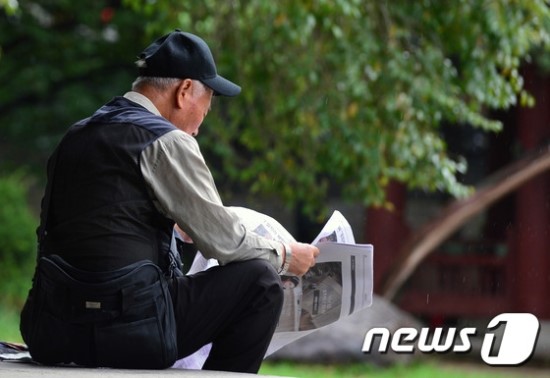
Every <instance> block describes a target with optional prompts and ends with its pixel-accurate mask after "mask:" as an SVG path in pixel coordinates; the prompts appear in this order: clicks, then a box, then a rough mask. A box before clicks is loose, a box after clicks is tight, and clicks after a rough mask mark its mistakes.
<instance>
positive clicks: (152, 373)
mask: <svg viewBox="0 0 550 378" xmlns="http://www.w3.org/2000/svg"><path fill="white" fill-rule="evenodd" d="M75 376H78V377H79V378H87V377H95V378H97V377H101V378H125V377H132V378H133V377H155V378H164V377H176V376H179V377H196V378H211V377H214V378H216V377H240V378H246V377H252V376H254V375H252V374H242V373H228V372H220V371H206V370H182V369H166V370H125V369H88V368H80V367H45V366H38V365H32V364H27V363H22V362H7V361H3V362H0V377H2V378H4V377H6V378H11V377H14V378H37V377H44V378H49V377H56V378H57V377H61V378H63V377H67V378H74V377H75ZM263 377H265V376H263Z"/></svg>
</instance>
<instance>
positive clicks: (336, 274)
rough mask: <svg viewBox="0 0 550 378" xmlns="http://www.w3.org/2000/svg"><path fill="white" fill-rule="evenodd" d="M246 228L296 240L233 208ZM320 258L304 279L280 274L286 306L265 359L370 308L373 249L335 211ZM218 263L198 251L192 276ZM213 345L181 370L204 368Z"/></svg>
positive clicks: (321, 240) (273, 223)
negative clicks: (357, 238) (285, 347)
mask: <svg viewBox="0 0 550 378" xmlns="http://www.w3.org/2000/svg"><path fill="white" fill-rule="evenodd" d="M230 209H231V211H233V212H234V213H235V214H236V215H237V216H238V217H239V218H240V219H241V221H242V222H243V225H244V226H245V228H246V229H247V230H249V231H251V232H255V233H257V234H259V235H262V236H264V237H266V238H268V239H272V240H278V241H281V242H287V243H288V242H292V241H295V239H294V237H293V236H292V235H291V234H290V233H289V232H288V231H287V230H286V229H285V228H284V227H283V226H282V225H281V224H280V223H279V222H278V221H277V220H275V219H274V218H272V217H270V216H268V215H266V214H262V213H260V212H257V211H254V210H251V209H247V208H244V207H230ZM312 244H314V245H316V246H317V247H318V248H319V250H320V254H319V256H318V258H317V262H316V264H315V266H314V267H313V268H311V269H310V271H308V272H307V273H306V274H305V275H304V276H302V277H295V276H291V275H288V276H282V277H281V280H282V282H283V288H284V302H283V309H282V312H281V317H280V318H279V323H278V325H277V328H276V330H275V334H274V336H273V339H272V341H271V344H270V345H269V348H268V351H267V353H266V357H267V356H269V355H270V354H272V353H274V352H276V351H277V350H278V349H280V348H282V347H284V346H285V345H287V344H289V343H291V342H293V341H295V340H297V339H299V338H301V337H303V336H306V335H308V334H309V333H311V332H314V331H315V330H317V329H319V328H321V327H324V326H326V325H329V324H332V323H334V322H337V321H339V320H340V319H343V318H345V317H347V316H349V315H351V314H353V313H355V312H357V311H359V310H361V309H364V308H366V307H369V306H370V305H371V304H372V292H373V266H372V263H373V246H372V245H371V244H355V238H354V236H353V231H352V228H351V226H350V224H349V222H348V221H347V220H346V218H345V217H344V216H343V215H342V214H341V213H340V212H339V211H338V210H335V211H334V212H333V214H332V215H331V217H330V218H329V220H328V221H327V223H326V224H325V225H324V227H323V229H322V230H321V232H320V233H319V235H317V237H316V238H315V239H314V241H313V242H312ZM214 265H217V261H216V260H212V259H205V258H204V257H203V256H202V255H201V254H200V253H197V256H196V257H195V261H193V264H192V266H191V268H190V270H189V273H188V274H192V273H195V272H198V271H202V270H205V269H208V268H210V267H211V266H214ZM210 347H211V345H210V344H209V345H206V346H204V347H203V348H202V349H200V350H199V351H198V352H196V353H195V354H192V355H191V356H188V357H186V358H184V359H182V360H179V361H177V362H176V364H175V365H174V366H175V367H178V368H190V369H200V368H201V367H202V365H203V363H204V361H205V360H206V358H207V356H208V352H209V351H210Z"/></svg>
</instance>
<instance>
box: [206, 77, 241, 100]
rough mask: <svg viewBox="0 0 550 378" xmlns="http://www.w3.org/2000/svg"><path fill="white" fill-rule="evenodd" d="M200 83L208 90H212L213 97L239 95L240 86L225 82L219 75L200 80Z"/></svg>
mask: <svg viewBox="0 0 550 378" xmlns="http://www.w3.org/2000/svg"><path fill="white" fill-rule="evenodd" d="M201 82H203V83H204V84H205V85H206V86H208V87H209V88H212V90H213V91H214V95H215V96H228V97H233V96H236V95H238V94H239V93H241V87H240V86H238V85H237V84H235V83H233V82H231V81H229V80H227V79H226V78H224V77H221V76H220V75H217V76H216V77H214V78H212V79H206V80H205V79H202V80H201Z"/></svg>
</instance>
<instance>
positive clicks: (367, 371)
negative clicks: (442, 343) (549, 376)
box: [259, 360, 529, 378]
mask: <svg viewBox="0 0 550 378" xmlns="http://www.w3.org/2000/svg"><path fill="white" fill-rule="evenodd" d="M259 373H260V374H263V375H278V376H283V377H298V378H355V377H369V378H398V377H407V378H430V377H438V378H439V377H445V378H502V377H507V378H513V377H518V378H519V377H523V378H524V377H526V376H529V375H525V374H524V372H522V370H521V369H517V370H515V371H514V370H511V371H510V370H507V371H506V372H503V371H502V370H498V369H491V368H490V367H487V366H485V365H482V364H480V365H479V366H478V365H473V364H468V365H461V364H453V365H449V364H444V363H440V362H438V361H435V360H423V361H418V362H415V363H412V364H408V365H394V366H391V367H376V366H372V365H367V364H362V363H352V364H346V365H321V364H302V363H294V362H269V361H266V362H265V363H264V364H262V367H261V369H260V372H259Z"/></svg>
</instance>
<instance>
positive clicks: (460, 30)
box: [0, 0, 550, 212]
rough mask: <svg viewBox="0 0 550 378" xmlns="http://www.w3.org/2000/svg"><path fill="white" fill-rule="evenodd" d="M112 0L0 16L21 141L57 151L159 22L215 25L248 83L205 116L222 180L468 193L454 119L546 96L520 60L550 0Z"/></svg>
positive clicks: (1, 118) (113, 86)
mask: <svg viewBox="0 0 550 378" xmlns="http://www.w3.org/2000/svg"><path fill="white" fill-rule="evenodd" d="M106 4H110V2H93V3H89V4H88V3H87V4H86V6H85V7H84V6H82V4H81V3H79V2H71V1H61V0H57V1H54V0H50V1H47V2H41V3H40V5H38V3H37V2H34V1H28V0H20V1H19V12H18V13H17V14H16V15H13V16H5V19H4V20H3V22H2V23H0V45H1V46H3V49H4V50H3V56H2V60H1V61H0V80H1V81H2V83H3V85H4V87H5V88H10V90H9V91H3V92H1V93H0V125H2V126H0V127H2V128H3V129H4V130H3V134H4V133H5V135H8V137H9V138H10V143H13V141H16V140H19V141H21V140H23V141H25V146H26V147H27V148H28V147H29V145H30V146H31V147H33V148H34V151H37V152H38V153H40V151H49V150H50V149H51V142H53V141H56V140H57V139H58V138H59V136H60V135H61V133H62V132H63V131H64V130H65V129H66V127H67V126H68V125H69V124H70V123H71V122H73V121H74V120H75V119H77V118H80V117H84V116H87V114H88V113H89V112H91V111H92V110H93V109H94V108H95V107H97V106H98V105H99V104H101V103H102V102H104V101H106V100H107V99H108V98H109V97H110V96H112V95H116V94H121V93H123V92H124V91H125V90H126V89H127V88H128V87H129V81H131V76H132V74H133V73H134V72H135V71H134V70H133V69H131V68H130V67H131V64H132V63H133V60H134V57H135V56H136V54H137V53H138V52H139V51H141V49H142V48H143V47H144V46H145V45H146V44H147V43H148V42H149V41H150V40H151V39H152V38H154V37H157V36H159V35H160V34H162V33H165V32H168V31H171V30H173V29H174V28H181V29H183V30H188V31H191V32H194V33H196V34H199V35H201V36H202V37H203V38H204V39H205V40H206V41H207V42H208V43H209V45H210V46H211V48H212V50H213V53H214V56H215V58H216V60H217V62H218V70H219V72H220V73H221V74H222V75H224V76H226V77H228V78H230V79H232V80H234V81H235V82H237V83H239V84H240V85H242V87H243V92H242V94H241V95H240V96H238V97H236V98H234V99H220V100H219V101H216V102H215V103H214V106H213V112H212V113H211V115H210V116H209V117H208V118H207V120H206V122H205V123H206V125H205V127H203V128H202V129H201V130H202V132H201V133H202V134H201V136H200V138H201V144H202V146H203V150H204V152H205V154H206V155H207V158H208V160H209V161H210V162H215V163H216V164H214V166H215V169H214V173H215V176H216V178H217V182H218V184H220V185H221V187H222V188H221V189H222V190H223V189H224V188H225V189H228V188H235V185H239V186H244V187H246V188H250V189H251V190H252V192H253V193H263V194H275V195H278V196H280V197H282V198H283V199H284V200H286V201H287V202H288V203H289V204H296V203H300V204H303V205H304V206H305V208H306V210H309V211H310V212H313V210H312V209H317V208H319V206H320V205H321V204H323V203H324V201H325V198H326V197H327V195H328V193H329V192H332V191H334V190H338V193H339V195H341V196H342V197H345V198H347V199H349V200H353V201H358V202H360V203H363V204H365V205H369V204H382V203H384V201H385V198H384V188H385V186H386V185H387V183H388V182H390V181H391V180H397V181H400V182H403V183H406V184H407V185H408V186H409V187H411V188H420V189H426V190H432V191H442V192H446V193H449V194H451V195H453V196H464V195H467V194H468V193H469V188H467V187H465V186H464V185H462V184H460V183H459V182H458V180H457V175H458V174H459V173H461V172H463V171H464V170H465V169H466V165H465V163H464V162H463V161H462V160H461V158H460V157H450V156H449V155H448V153H447V146H446V143H445V141H444V140H443V139H442V137H441V133H440V130H439V128H440V126H441V125H442V124H444V123H445V124H453V125H456V127H460V125H464V124H468V125H473V126H475V127H478V128H482V129H483V130H487V131H488V132H496V131H498V130H500V128H501V127H502V126H501V124H500V123H499V122H497V121H494V120H491V119H488V118H487V117H486V110H487V109H493V108H500V109H502V108H507V107H510V106H515V105H530V104H532V103H533V101H534V99H533V98H531V97H530V96H529V94H527V93H525V91H524V89H523V79H522V77H521V75H520V70H519V68H520V65H521V63H522V62H523V61H525V60H526V59H530V58H531V56H530V54H531V51H534V50H533V49H537V50H538V51H540V50H541V49H543V48H545V46H547V45H548V42H549V38H550V37H549V27H548V25H550V21H549V20H550V7H549V6H548V1H545V0H524V1H508V0H459V1H439V0H423V1H410V0H396V1H391V2H388V1H384V2H382V1H378V0H337V1H335V0H318V1H311V0H300V1H295V0H281V1H264V0H249V1H224V2H220V1H215V0H204V1H202V2H186V1H175V0H166V1H162V2H161V1H156V2H155V1H147V0H123V1H122V2H121V4H120V5H117V6H108V5H106ZM113 4H116V2H114V3H113ZM22 62H24V63H25V69H24V70H22V69H20V68H21V64H22ZM0 143H1V140H0ZM35 154H36V152H35ZM33 155H34V154H33ZM222 178H223V179H222Z"/></svg>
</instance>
